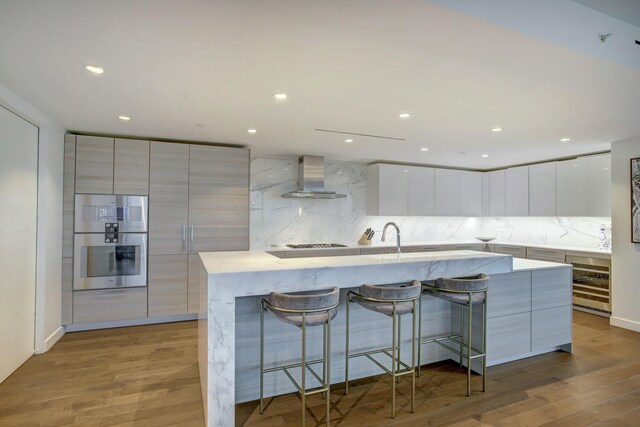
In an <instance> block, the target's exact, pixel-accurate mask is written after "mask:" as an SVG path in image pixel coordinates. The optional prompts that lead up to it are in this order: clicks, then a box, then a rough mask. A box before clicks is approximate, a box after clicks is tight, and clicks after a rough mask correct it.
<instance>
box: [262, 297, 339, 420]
mask: <svg viewBox="0 0 640 427" xmlns="http://www.w3.org/2000/svg"><path fill="white" fill-rule="evenodd" d="M338 305H340V291H339V290H338V288H333V289H329V290H321V291H308V292H296V293H287V294H283V293H277V292H272V293H271V294H270V295H269V296H268V297H267V298H263V299H262V300H261V301H260V413H261V414H262V413H264V403H263V399H264V374H265V373H267V372H274V371H283V372H284V373H285V374H286V376H287V377H288V378H289V380H291V382H292V383H293V385H294V387H295V388H296V389H297V390H298V393H299V394H300V398H301V400H302V426H303V427H304V425H305V411H306V406H305V405H306V397H307V396H309V395H312V394H317V393H322V394H323V397H324V398H325V399H326V411H327V415H326V417H327V426H329V412H330V391H329V389H330V384H331V371H330V365H331V320H333V319H334V318H335V317H336V315H337V314H338V309H337V308H338ZM265 310H268V311H270V312H271V313H273V314H274V315H275V317H276V318H277V319H279V320H281V321H283V322H285V323H289V324H291V325H294V326H296V327H298V328H300V329H301V330H302V361H301V362H300V363H294V364H291V365H284V366H276V367H272V368H268V369H265V368H264V312H265ZM321 325H322V326H323V342H322V349H323V351H322V353H323V354H322V359H318V360H309V361H307V350H306V348H307V345H306V344H307V327H311V326H321ZM318 363H322V368H323V369H322V377H321V376H320V375H318V374H317V373H316V372H315V371H314V370H313V368H312V367H311V365H314V364H318ZM298 367H300V368H301V383H300V384H298V382H297V381H296V380H295V379H294V377H293V375H292V374H291V372H290V371H289V370H290V369H292V368H298ZM307 369H308V370H309V372H310V373H311V374H312V375H313V376H314V377H315V379H316V380H317V381H318V382H319V383H320V387H316V388H313V389H309V390H307V389H306V370H307Z"/></svg>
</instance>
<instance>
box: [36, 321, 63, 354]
mask: <svg viewBox="0 0 640 427" xmlns="http://www.w3.org/2000/svg"><path fill="white" fill-rule="evenodd" d="M63 335H64V327H62V326H60V327H59V328H58V329H56V330H55V331H54V332H53V333H52V334H51V335H49V337H48V338H47V339H46V340H44V343H43V346H42V347H41V348H38V349H36V354H42V353H46V352H47V351H49V350H50V349H51V347H53V345H54V344H55V343H57V342H58V340H59V339H60V338H62V336H63Z"/></svg>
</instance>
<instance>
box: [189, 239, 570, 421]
mask: <svg viewBox="0 0 640 427" xmlns="http://www.w3.org/2000/svg"><path fill="white" fill-rule="evenodd" d="M200 260H201V265H200V313H199V317H200V320H199V326H198V329H199V330H198V335H199V340H198V353H199V355H198V357H199V367H200V376H201V384H202V393H203V402H204V408H205V416H206V418H207V425H209V426H218V425H225V426H227V425H228V426H232V425H234V422H235V404H236V403H240V402H244V401H249V400H254V399H257V398H258V387H259V384H258V378H259V374H258V369H259V368H258V366H259V352H258V349H259V326H258V325H259V312H258V301H259V300H260V298H261V297H263V296H264V295H267V294H269V293H270V292H272V291H279V292H296V291H304V290H311V289H325V288H329V287H333V286H336V287H339V288H340V289H341V292H342V296H341V298H342V301H344V295H345V293H346V291H347V290H348V289H350V288H354V287H357V286H359V285H361V284H363V283H372V284H375V283H395V282H403V281H410V280H415V279H420V280H429V279H435V278H438V277H456V276H465V275H471V274H477V273H481V272H482V273H487V274H489V275H490V276H491V281H490V285H489V286H490V290H489V296H488V307H487V317H488V320H487V335H488V337H487V360H488V365H489V366H491V365H496V364H499V363H504V362H507V361H512V360H517V359H522V358H525V357H529V356H533V355H536V354H541V353H545V352H550V351H556V350H564V351H571V343H572V337H571V331H572V327H571V322H572V310H571V266H570V265H566V264H557V263H550V262H543V261H534V260H521V259H514V258H512V257H511V256H510V255H502V254H493V253H486V252H478V251H466V250H461V251H440V252H417V253H403V254H400V255H397V254H369V255H354V256H328V257H304V258H278V257H276V256H274V255H271V254H269V253H266V252H260V251H243V252H205V253H200ZM476 310H482V308H481V307H480V306H478V307H476ZM479 314H480V313H479V312H478V315H479ZM459 315H460V310H457V309H452V307H451V305H450V303H449V302H447V301H444V300H439V299H436V298H433V297H429V296H426V295H425V296H423V304H422V334H423V337H424V338H427V337H431V336H438V335H443V334H445V333H447V332H449V331H450V330H451V329H454V330H456V328H457V327H458V325H459V324H460V319H459V317H458V316H459ZM474 315H475V313H474ZM351 316H352V317H351V322H352V323H351V324H352V329H353V330H352V335H351V339H350V345H351V348H352V349H353V350H354V351H358V350H364V349H367V348H373V347H376V346H378V347H379V346H380V345H388V342H389V340H390V336H391V322H390V320H389V319H388V318H386V317H385V316H380V315H376V313H372V312H370V311H369V310H364V309H362V310H358V309H357V307H356V308H354V310H352V313H351ZM344 317H345V316H344V304H342V305H341V306H340V310H339V313H338V316H337V317H336V319H335V320H334V321H332V328H331V330H332V336H331V341H332V345H331V351H332V356H331V360H332V366H331V383H333V384H335V383H341V382H343V381H344V345H345V336H344V320H345V319H344ZM273 322H277V320H275V319H272V318H271V317H270V316H266V327H265V330H266V331H267V335H266V338H265V339H266V342H267V345H266V351H265V365H266V366H267V367H268V366H272V365H275V364H282V363H288V362H296V361H299V347H300V344H299V343H300V331H299V330H298V329H297V328H295V327H293V326H292V327H287V325H280V324H278V325H276V324H275V323H273ZM478 323H479V325H478V324H475V326H474V329H473V330H472V340H478V339H479V338H480V337H481V329H480V328H481V322H478ZM271 326H274V327H271ZM276 326H277V327H276ZM476 326H478V329H476ZM410 327H411V324H410V322H407V323H406V324H404V323H403V328H407V329H406V333H404V332H403V334H402V338H403V340H402V343H401V345H402V349H403V350H402V352H403V354H406V355H408V354H410V353H411V352H410V348H411V347H410V345H411V343H410V338H409V337H410V333H409V332H410V330H409V328H410ZM312 329H313V328H312ZM316 332H317V333H319V334H321V331H313V330H310V332H309V334H310V335H309V336H308V338H307V340H308V350H307V351H308V354H309V355H310V357H314V356H315V355H316V354H319V353H320V352H321V351H322V345H321V339H320V338H321V335H320V336H317V337H316V336H314V335H313V333H316ZM466 333H467V332H466V331H465V334H466ZM269 344H270V345H269ZM451 358H452V355H451V354H450V353H449V352H448V350H446V349H444V348H442V347H440V346H438V345H433V344H427V345H424V346H423V348H422V355H421V360H420V363H421V364H423V365H424V364H428V363H433V362H437V361H440V360H447V359H451ZM359 359H361V360H358V359H354V362H353V364H350V375H349V376H350V378H362V377H367V376H372V375H378V374H380V371H379V369H378V368H377V367H376V366H375V365H373V364H371V363H367V360H366V359H365V358H359ZM456 360H457V358H456ZM472 367H473V368H474V369H475V368H476V367H475V366H472ZM428 375H429V372H428V369H424V370H423V379H421V380H418V387H421V382H424V381H426V380H424V378H425V376H426V377H428ZM293 391H294V390H293V387H292V385H291V383H289V381H288V380H287V379H286V378H285V377H284V376H283V375H275V374H274V375H268V376H266V377H265V395H267V396H270V395H279V394H284V393H290V392H293Z"/></svg>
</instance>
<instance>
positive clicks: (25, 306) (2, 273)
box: [0, 107, 38, 382]
mask: <svg viewBox="0 0 640 427" xmlns="http://www.w3.org/2000/svg"><path fill="white" fill-rule="evenodd" d="M37 200H38V128H37V127H35V126H33V125H32V124H30V123H28V122H27V121H25V120H23V119H22V118H20V117H18V116H16V115H15V114H13V113H11V112H9V111H8V110H6V109H4V108H2V107H0V219H1V220H2V221H0V236H2V238H1V239H0V348H2V350H1V351H0V353H2V356H0V382H2V381H4V380H5V379H6V378H7V377H8V376H9V375H11V373H12V372H13V371H15V370H16V369H17V368H18V367H19V366H20V365H21V364H23V363H24V362H25V361H26V360H27V359H28V358H29V357H31V355H33V352H34V320H35V295H36V292H35V289H36V216H37Z"/></svg>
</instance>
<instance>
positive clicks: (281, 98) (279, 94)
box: [273, 93, 287, 101]
mask: <svg viewBox="0 0 640 427" xmlns="http://www.w3.org/2000/svg"><path fill="white" fill-rule="evenodd" d="M273 97H274V98H275V99H278V100H280V101H282V100H283V99H287V94H286V93H276V94H274V95H273Z"/></svg>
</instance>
